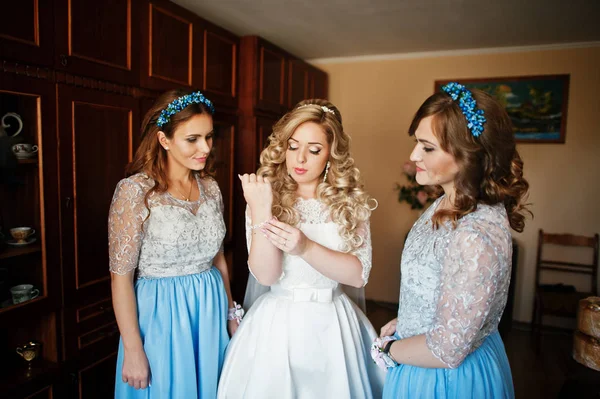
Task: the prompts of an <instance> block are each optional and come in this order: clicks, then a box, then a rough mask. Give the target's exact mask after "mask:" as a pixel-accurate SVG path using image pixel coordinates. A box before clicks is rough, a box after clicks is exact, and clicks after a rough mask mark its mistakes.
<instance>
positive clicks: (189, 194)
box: [173, 182, 194, 201]
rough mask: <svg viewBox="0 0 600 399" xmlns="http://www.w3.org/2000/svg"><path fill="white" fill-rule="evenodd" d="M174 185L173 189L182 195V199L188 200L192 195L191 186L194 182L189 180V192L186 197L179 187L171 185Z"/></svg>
mask: <svg viewBox="0 0 600 399" xmlns="http://www.w3.org/2000/svg"><path fill="white" fill-rule="evenodd" d="M173 186H174V187H175V190H177V192H178V193H179V194H181V196H182V197H183V199H184V200H186V201H189V200H190V198H191V197H192V187H194V182H190V192H189V193H188V195H187V197H186V196H185V194H184V193H182V192H181V190H179V188H177V186H175V185H173Z"/></svg>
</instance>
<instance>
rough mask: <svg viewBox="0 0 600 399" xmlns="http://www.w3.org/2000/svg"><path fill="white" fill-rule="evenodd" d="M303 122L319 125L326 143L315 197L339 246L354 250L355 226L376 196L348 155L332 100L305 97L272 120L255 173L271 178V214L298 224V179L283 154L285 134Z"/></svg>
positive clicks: (358, 237) (287, 136)
mask: <svg viewBox="0 0 600 399" xmlns="http://www.w3.org/2000/svg"><path fill="white" fill-rule="evenodd" d="M325 107H326V108H325ZM327 109H328V110H330V111H333V112H329V111H327ZM306 122H314V123H316V124H318V125H320V126H321V128H322V129H323V132H324V133H325V135H326V136H327V142H328V143H329V147H330V149H329V151H330V154H329V161H330V163H331V164H330V167H329V172H328V173H327V179H326V181H324V182H323V176H324V175H325V170H323V172H322V173H321V183H319V185H318V187H317V199H318V200H319V201H321V202H322V203H323V204H325V205H326V206H327V208H328V209H329V211H330V215H331V220H332V221H333V222H335V223H336V224H337V225H338V226H340V228H339V232H340V235H341V237H342V239H343V240H344V246H343V247H342V248H341V250H342V251H344V252H351V251H354V250H356V249H357V248H359V247H360V246H361V245H362V244H363V238H362V236H361V235H360V234H359V231H358V228H359V226H361V224H362V225H365V224H366V223H367V222H368V220H369V217H370V216H371V211H373V210H374V209H375V207H376V206H371V205H370V204H369V202H370V201H373V202H376V201H375V200H374V199H373V198H371V197H370V196H369V195H368V194H367V193H366V192H365V190H364V188H363V187H364V184H363V182H362V180H361V178H360V172H359V170H358V168H357V167H356V166H355V165H354V158H352V157H351V156H350V136H348V134H347V133H346V132H344V128H343V126H342V115H341V114H340V111H339V110H338V109H337V107H336V106H335V105H333V104H331V103H330V102H328V101H326V100H319V99H312V100H304V101H301V102H299V103H298V104H297V105H296V107H295V108H294V109H293V110H291V111H289V112H288V113H287V114H285V115H284V116H283V117H282V118H281V119H280V120H279V121H278V122H277V123H276V124H275V126H273V133H272V134H271V135H270V136H269V139H268V142H269V144H268V146H267V147H266V148H265V149H264V150H263V151H262V152H261V154H260V165H261V166H260V168H259V169H258V172H257V175H259V176H263V177H267V178H269V180H270V181H271V186H272V188H273V209H272V212H273V216H276V217H277V218H278V219H279V220H280V221H282V222H284V223H288V224H290V225H292V226H295V225H297V224H298V223H299V221H300V215H299V214H298V211H297V210H296V209H295V208H294V204H295V203H296V201H297V200H298V195H297V194H296V190H297V188H298V184H297V183H296V181H294V179H292V177H291V176H289V175H288V171H287V167H286V163H285V155H286V151H287V149H288V140H289V139H290V137H292V135H293V134H294V132H295V131H296V129H297V128H298V127H299V126H300V125H302V124H303V123H306Z"/></svg>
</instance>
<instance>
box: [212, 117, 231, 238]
mask: <svg viewBox="0 0 600 399" xmlns="http://www.w3.org/2000/svg"><path fill="white" fill-rule="evenodd" d="M213 124H214V129H215V133H216V134H215V140H214V142H213V151H214V153H215V158H216V162H215V170H216V175H215V177H216V179H217V182H218V183H219V188H220V189H221V194H222V195H223V204H224V208H225V210H224V215H223V216H224V218H225V225H226V227H227V235H226V237H225V244H226V246H228V244H229V243H230V242H231V238H232V236H233V233H234V222H233V203H234V198H233V185H234V184H235V179H237V178H235V179H234V174H233V169H234V154H235V151H234V150H235V148H234V143H235V135H236V133H237V116H235V115H228V114H222V113H221V114H216V115H215V118H214V121H213ZM226 249H228V248H226Z"/></svg>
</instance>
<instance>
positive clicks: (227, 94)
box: [195, 23, 240, 109]
mask: <svg viewBox="0 0 600 399" xmlns="http://www.w3.org/2000/svg"><path fill="white" fill-rule="evenodd" d="M204 25H205V28H204V45H203V48H204V65H205V66H206V67H205V69H204V75H203V76H202V85H201V86H198V82H195V83H196V86H197V87H201V88H202V91H203V92H204V93H205V94H206V96H207V97H209V98H210V99H211V100H212V101H213V102H214V103H215V104H216V105H217V106H219V105H223V106H226V107H230V108H232V109H236V108H237V107H238V95H237V91H238V90H237V80H238V79H237V74H238V67H237V65H238V52H239V43H240V40H239V38H238V37H237V36H234V35H233V34H231V33H229V32H227V31H226V30H224V29H221V28H219V27H217V26H214V25H212V24H209V23H204ZM199 26H201V24H199Z"/></svg>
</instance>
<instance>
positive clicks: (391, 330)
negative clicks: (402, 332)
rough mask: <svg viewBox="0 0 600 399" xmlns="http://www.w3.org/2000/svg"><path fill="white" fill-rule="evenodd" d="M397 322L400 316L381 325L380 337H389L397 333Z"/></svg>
mask: <svg viewBox="0 0 600 399" xmlns="http://www.w3.org/2000/svg"><path fill="white" fill-rule="evenodd" d="M396 324H398V318H395V319H393V320H390V321H389V323H387V324H386V325H385V326H383V327H381V331H380V335H379V336H380V337H388V336H390V335H394V334H395V333H396Z"/></svg>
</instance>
